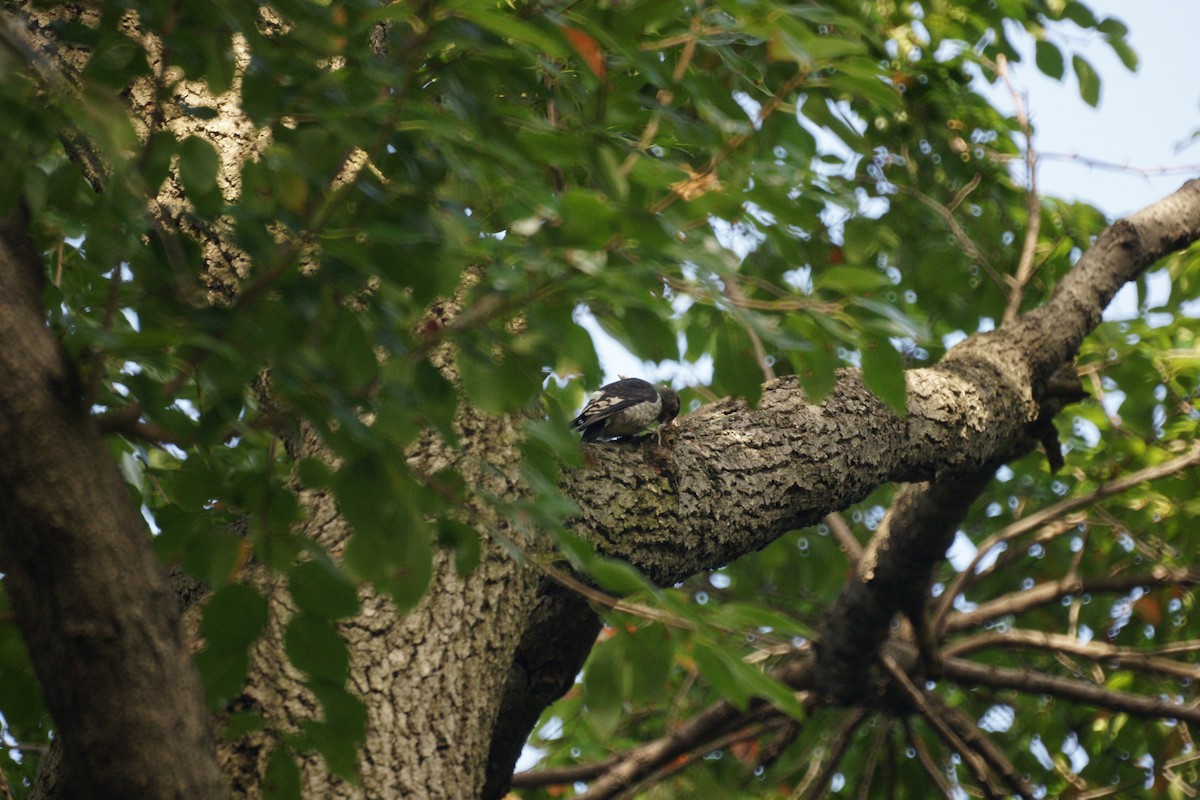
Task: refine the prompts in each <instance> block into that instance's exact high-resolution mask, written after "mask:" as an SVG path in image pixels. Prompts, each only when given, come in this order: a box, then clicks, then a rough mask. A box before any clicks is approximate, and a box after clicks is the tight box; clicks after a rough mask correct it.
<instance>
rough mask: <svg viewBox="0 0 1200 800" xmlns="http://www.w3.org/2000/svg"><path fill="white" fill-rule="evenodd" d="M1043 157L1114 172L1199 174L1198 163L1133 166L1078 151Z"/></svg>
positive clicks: (1145, 174)
mask: <svg viewBox="0 0 1200 800" xmlns="http://www.w3.org/2000/svg"><path fill="white" fill-rule="evenodd" d="M1041 157H1042V158H1043V159H1054V160H1056V161H1074V162H1076V163H1078V164H1082V165H1084V166H1085V167H1090V168H1092V169H1107V170H1112V171H1114V172H1129V173H1132V174H1134V175H1142V176H1144V177H1147V178H1148V177H1152V176H1156V175H1197V174H1200V164H1179V165H1178V166H1174V167H1135V166H1133V165H1132V164H1118V163H1116V162H1115V161H1104V160H1103V159H1099V158H1091V157H1089V156H1082V155H1080V154H1079V153H1042V154H1041Z"/></svg>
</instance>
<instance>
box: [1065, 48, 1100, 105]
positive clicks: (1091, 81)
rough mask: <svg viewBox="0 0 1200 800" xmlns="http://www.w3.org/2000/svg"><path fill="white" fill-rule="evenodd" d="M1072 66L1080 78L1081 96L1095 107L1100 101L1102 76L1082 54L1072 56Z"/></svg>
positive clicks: (1076, 75)
mask: <svg viewBox="0 0 1200 800" xmlns="http://www.w3.org/2000/svg"><path fill="white" fill-rule="evenodd" d="M1071 66H1072V67H1073V68H1074V70H1075V77H1076V78H1077V79H1078V80H1079V96H1080V97H1082V98H1083V100H1084V102H1085V103H1087V104H1088V105H1089V106H1093V107H1095V106H1096V105H1098V104H1099V103H1100V76H1099V75H1097V74H1096V70H1094V69H1092V65H1091V64H1089V63H1088V62H1087V61H1086V60H1085V59H1084V58H1083V57H1082V56H1078V55H1076V56H1071Z"/></svg>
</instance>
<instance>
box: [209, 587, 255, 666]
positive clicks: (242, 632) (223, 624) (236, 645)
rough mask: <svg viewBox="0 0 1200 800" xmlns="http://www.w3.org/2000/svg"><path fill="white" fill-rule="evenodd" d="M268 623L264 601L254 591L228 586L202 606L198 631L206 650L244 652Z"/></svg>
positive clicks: (214, 594) (251, 588) (219, 590)
mask: <svg viewBox="0 0 1200 800" xmlns="http://www.w3.org/2000/svg"><path fill="white" fill-rule="evenodd" d="M266 624H267V601H266V598H264V597H263V596H262V595H261V594H260V593H259V592H258V590H257V589H254V588H253V587H250V586H246V585H245V584H241V583H231V584H230V585H228V586H225V587H223V588H221V589H218V590H217V591H215V592H213V594H212V597H210V598H209V599H208V602H207V603H205V604H204V612H203V616H202V618H201V622H200V632H201V634H202V635H203V636H204V640H205V642H206V643H207V645H208V648H209V649H213V650H229V651H235V650H241V651H244V650H245V649H246V648H247V647H249V646H250V645H251V644H252V643H253V642H254V640H255V639H257V638H258V637H259V635H261V634H262V631H263V628H265V627H266Z"/></svg>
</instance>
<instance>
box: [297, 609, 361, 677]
mask: <svg viewBox="0 0 1200 800" xmlns="http://www.w3.org/2000/svg"><path fill="white" fill-rule="evenodd" d="M284 646H285V649H286V651H287V655H288V658H289V659H290V660H291V662H292V663H293V664H294V665H295V666H296V668H297V669H300V670H303V671H305V672H307V673H308V674H309V675H311V676H312V677H314V678H320V679H322V680H326V681H330V682H332V683H341V682H342V681H344V680H345V679H346V669H347V667H349V664H350V654H349V652H348V651H347V650H346V643H345V641H343V639H342V636H341V634H340V633H338V632H337V629H336V628H334V627H333V625H332V624H331V623H330V622H329V621H328V620H323V619H320V618H317V617H313V616H310V615H308V614H303V613H302V614H297V615H296V616H295V617H293V618H292V620H291V622H289V623H288V626H287V630H286V631H285V633H284Z"/></svg>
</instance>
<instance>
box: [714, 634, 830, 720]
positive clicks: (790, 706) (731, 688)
mask: <svg viewBox="0 0 1200 800" xmlns="http://www.w3.org/2000/svg"><path fill="white" fill-rule="evenodd" d="M695 656H696V663H697V664H699V665H700V671H701V672H702V673H704V677H705V678H707V679H708V681H709V683H711V684H712V685H713V688H714V689H716V690H717V691H718V692H719V693H720V694H721V695H722V696H724V697H725V699H727V700H729V702H731V703H733V704H734V705H735V706H737V707H738V708H739V709H742V710H744V709H745V708H747V706H748V705H749V702H750V698H753V697H758V698H761V699H763V700H768V701H770V702H772V703H774V704H775V705H776V706H777V707H778V708H779V710H780V711H783V712H784V713H786V714H787V715H788V716H790V717H792V718H793V719H796V720H803V719H804V718H805V716H806V715H805V713H804V707H803V706H802V705H800V702H799V701H798V700H797V699H796V695H795V693H794V692H793V691H792V690H791V689H789V688H788V687H787V686H785V685H784V684H782V683H780V682H779V681H777V680H775V679H774V678H772V677H771V676H770V675H767V674H765V673H763V672H761V671H760V670H759V669H758V668H757V667H756V666H754V665H752V664H747V663H746V662H745V661H743V660H742V659H740V658H738V657H737V656H736V655H734V654H733V653H730V652H729V651H727V650H725V649H724V648H721V647H718V646H709V645H706V644H704V643H702V642H700V641H697V642H696V643H695Z"/></svg>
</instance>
